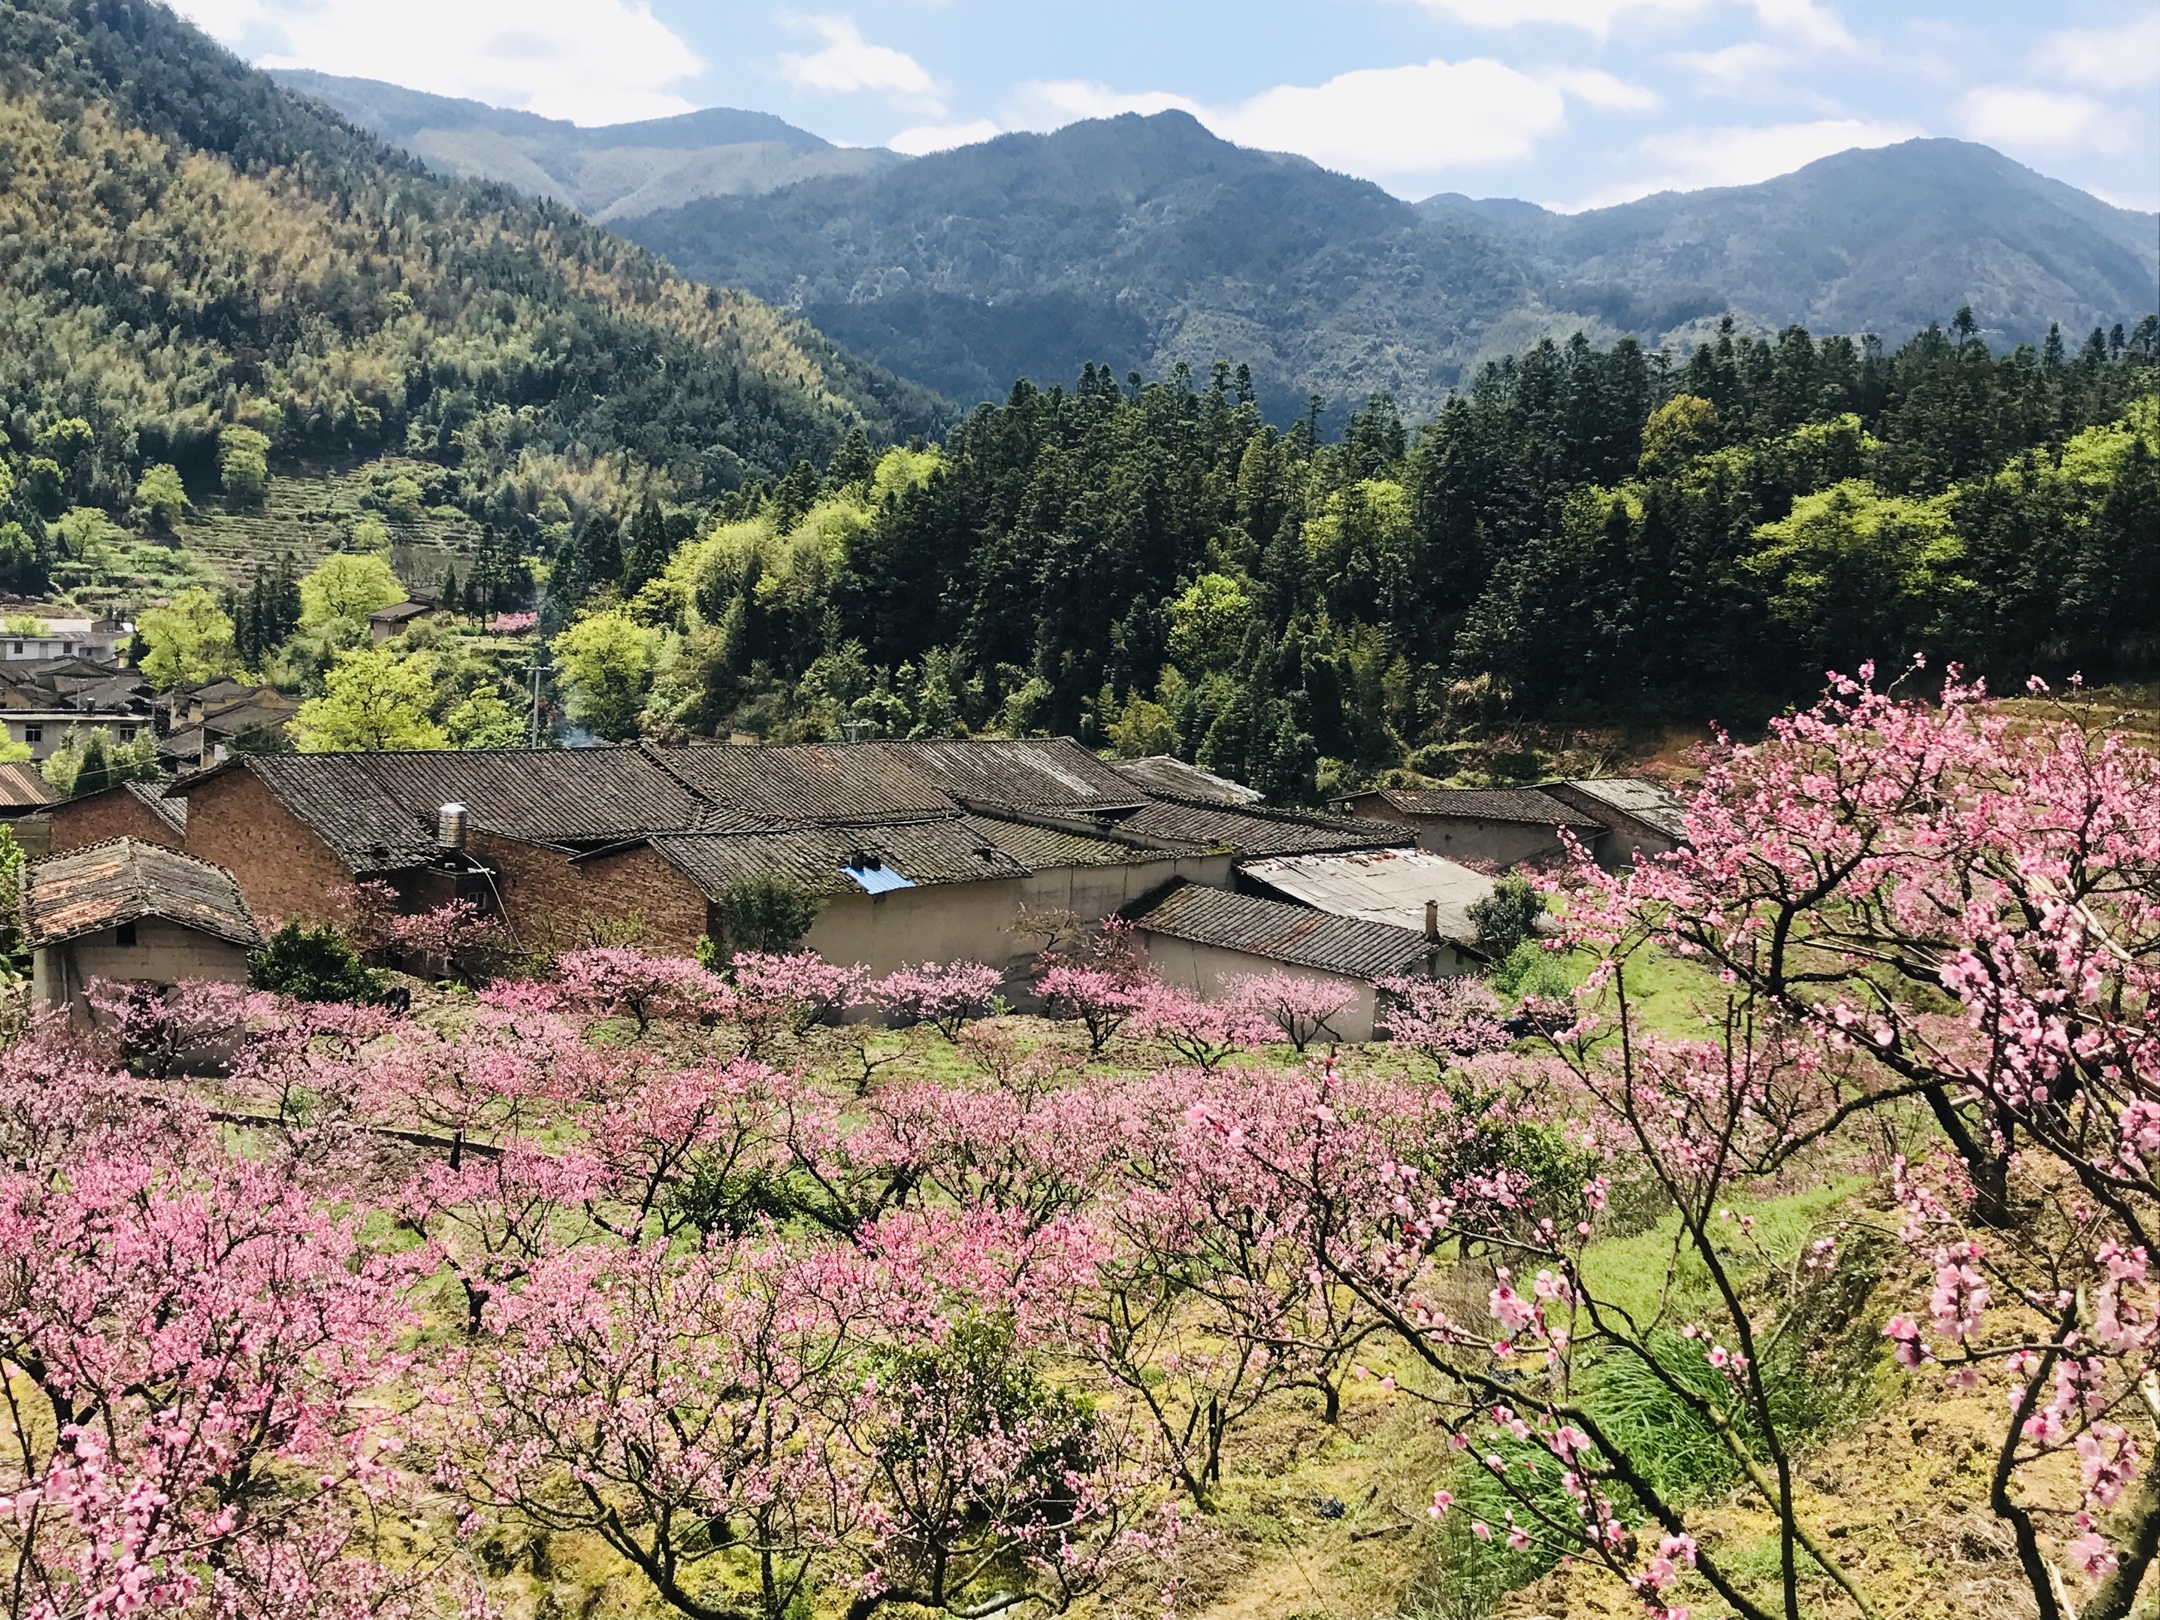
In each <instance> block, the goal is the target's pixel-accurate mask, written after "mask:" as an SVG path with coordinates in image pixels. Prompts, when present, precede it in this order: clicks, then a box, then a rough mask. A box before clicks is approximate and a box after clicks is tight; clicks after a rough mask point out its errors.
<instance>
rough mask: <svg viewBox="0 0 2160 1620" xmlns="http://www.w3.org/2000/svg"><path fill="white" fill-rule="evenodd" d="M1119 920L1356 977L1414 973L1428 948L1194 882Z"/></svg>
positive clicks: (1418, 940)
mask: <svg viewBox="0 0 2160 1620" xmlns="http://www.w3.org/2000/svg"><path fill="white" fill-rule="evenodd" d="M1124 915H1125V916H1126V917H1128V918H1129V919H1130V920H1131V921H1132V923H1133V925H1134V926H1135V927H1136V928H1138V929H1139V930H1140V931H1141V932H1142V933H1147V934H1161V935H1164V936H1166V937H1168V938H1170V939H1182V940H1188V941H1190V942H1192V943H1193V944H1196V945H1213V946H1215V947H1217V948H1219V949H1221V950H1227V951H1238V952H1241V953H1243V954H1245V955H1247V956H1259V957H1265V958H1267V959H1269V960H1271V961H1276V962H1283V963H1287V964H1288V965H1290V966H1292V967H1307V968H1315V969H1318V970H1319V971H1321V972H1325V973H1340V974H1345V975H1347V976H1349V977H1351V978H1358V979H1373V978H1378V977H1380V976H1381V975H1383V974H1389V973H1402V972H1406V971H1409V970H1412V969H1415V968H1417V967H1420V966H1422V965H1423V964H1424V963H1425V962H1426V961H1427V960H1428V959H1429V957H1430V955H1431V952H1432V949H1433V942H1432V941H1431V940H1428V939H1427V938H1426V937H1425V936H1424V935H1423V934H1422V933H1418V932H1415V931H1413V930H1411V929H1408V928H1397V927H1395V926H1394V925H1393V924H1391V923H1380V922H1368V921H1366V920H1365V919H1364V918H1362V917H1338V916H1333V915H1331V914H1329V913H1328V912H1325V911H1314V910H1312V909H1310V908H1309V907H1306V906H1294V905H1291V904H1289V903H1288V902H1287V901H1282V900H1263V899H1261V898H1259V897H1258V896H1257V895H1250V894H1232V893H1230V892H1228V891H1227V890H1223V889H1204V888H1200V887H1198V886H1196V885H1193V884H1179V885H1173V886H1171V887H1169V888H1167V889H1165V890H1163V891H1162V892H1161V893H1160V894H1158V895H1156V896H1154V897H1151V898H1150V899H1147V900H1143V901H1141V902H1139V903H1138V904H1137V905H1133V906H1129V907H1127V908H1126V910H1125V913H1124Z"/></svg>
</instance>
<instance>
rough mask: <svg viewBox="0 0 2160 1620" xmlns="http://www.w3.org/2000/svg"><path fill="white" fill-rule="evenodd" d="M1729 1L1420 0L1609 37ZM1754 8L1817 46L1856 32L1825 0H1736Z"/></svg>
mask: <svg viewBox="0 0 2160 1620" xmlns="http://www.w3.org/2000/svg"><path fill="white" fill-rule="evenodd" d="M1720 3H1725V0H1419V4H1421V5H1423V6H1424V7H1425V9H1426V10H1428V11H1436V12H1439V13H1441V14H1442V15H1443V16H1446V17H1450V18H1452V19H1453V20H1454V21H1456V22H1461V23H1468V24H1469V25H1470V26H1471V27H1473V28H1516V27H1520V26H1522V25H1524V24H1543V25H1545V26H1547V27H1554V28H1576V29H1580V30H1581V31H1582V32H1584V33H1586V34H1591V35H1594V36H1595V37H1597V38H1599V39H1604V38H1607V37H1608V36H1609V35H1610V34H1611V33H1612V32H1613V30H1614V29H1615V28H1616V27H1618V26H1619V25H1620V24H1621V23H1622V22H1623V21H1625V22H1626V23H1628V24H1630V25H1631V26H1642V25H1649V26H1655V25H1657V24H1670V23H1677V22H1684V21H1687V20H1689V19H1691V18H1693V17H1696V16H1699V15H1700V14H1701V13H1703V12H1705V11H1708V10H1710V9H1711V8H1712V7H1713V6H1714V5H1718V4H1720ZM1731 3H1736V4H1739V5H1741V6H1742V7H1744V8H1745V9H1746V10H1749V11H1752V12H1754V13H1755V16H1756V18H1757V20H1758V21H1760V22H1761V23H1762V25H1763V26H1764V27H1765V28H1768V29H1771V30H1773V31H1774V32H1776V33H1779V34H1782V35H1784V36H1786V37H1787V38H1789V39H1793V40H1796V41H1798V42H1800V43H1803V44H1806V45H1809V46H1811V47H1813V48H1815V49H1818V50H1828V49H1845V48H1849V47H1850V46H1851V44H1852V35H1851V34H1850V33H1849V32H1848V31H1847V29H1846V27H1845V23H1844V20H1843V19H1842V18H1840V17H1839V16H1838V14H1837V13H1836V12H1834V11H1832V10H1831V9H1830V8H1829V7H1828V6H1826V5H1823V4H1822V3H1821V0H1731Z"/></svg>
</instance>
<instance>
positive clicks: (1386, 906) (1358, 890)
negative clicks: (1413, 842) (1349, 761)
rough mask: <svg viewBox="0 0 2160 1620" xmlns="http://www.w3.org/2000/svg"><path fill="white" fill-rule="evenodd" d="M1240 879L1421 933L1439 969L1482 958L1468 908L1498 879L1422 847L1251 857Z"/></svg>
mask: <svg viewBox="0 0 2160 1620" xmlns="http://www.w3.org/2000/svg"><path fill="white" fill-rule="evenodd" d="M1238 887H1239V888H1241V889H1243V890H1245V891H1247V892H1248V893H1258V894H1259V895H1260V896H1261V897H1262V898H1264V899H1269V900H1287V901H1289V902H1290V903H1291V904H1292V905H1298V906H1309V907H1311V908H1312V909H1313V910H1315V911H1325V912H1327V913H1329V914H1330V915H1331V916H1336V917H1357V918H1360V919H1362V920H1363V921H1365V922H1374V923H1391V924H1393V925H1394V926H1395V927H1397V928H1403V929H1409V930H1412V931H1413V932H1416V933H1419V934H1422V935H1424V936H1425V938H1426V939H1427V940H1428V941H1429V942H1430V943H1431V945H1432V947H1433V952H1434V971H1436V972H1440V973H1467V972H1470V971H1471V970H1472V969H1473V968H1474V967H1476V966H1477V965H1479V964H1481V963H1482V962H1483V961H1484V960H1485V959H1484V957H1483V956H1481V955H1480V954H1479V953H1478V950H1477V924H1476V923H1474V922H1472V921H1471V920H1470V908H1471V907H1472V906H1474V905H1476V904H1477V903H1478V902H1479V901H1481V900H1483V899H1484V898H1486V896H1488V895H1490V894H1491V893H1492V892H1493V880H1492V879H1491V878H1489V877H1486V876H1485V875H1483V874H1482V873H1479V872H1473V871H1471V870H1470V868H1469V867H1467V866H1458V865H1456V864H1455V863H1454V862H1453V861H1446V860H1442V859H1441V858H1440V857H1439V856H1437V855H1428V854H1426V853H1425V852H1424V851H1423V850H1421V849H1363V850H1354V851H1351V852H1349V853H1347V854H1341V855H1283V856H1278V857H1276V858H1274V859H1272V860H1261V861H1247V862H1245V863H1244V864H1243V865H1242V866H1240V867H1239V868H1238Z"/></svg>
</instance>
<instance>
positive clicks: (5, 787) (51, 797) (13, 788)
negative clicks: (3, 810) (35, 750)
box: [0, 759, 61, 809]
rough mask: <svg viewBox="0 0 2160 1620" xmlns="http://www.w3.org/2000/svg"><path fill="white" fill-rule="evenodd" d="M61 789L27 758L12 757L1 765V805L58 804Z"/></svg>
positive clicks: (19, 806) (14, 807)
mask: <svg viewBox="0 0 2160 1620" xmlns="http://www.w3.org/2000/svg"><path fill="white" fill-rule="evenodd" d="M60 799H61V794H60V790H59V789H57V788H55V787H54V786H53V785H52V784H51V783H50V782H48V781H46V780H45V778H44V776H43V775H42V774H40V772H39V771H38V768H37V766H35V765H34V764H32V763H31V762H30V761H29V760H27V759H11V760H9V761H8V762H7V763H6V764H4V765H0V805H4V806H6V807H7V808H9V809H20V808H23V807H25V806H35V805H41V804H58V803H59V802H60Z"/></svg>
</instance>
